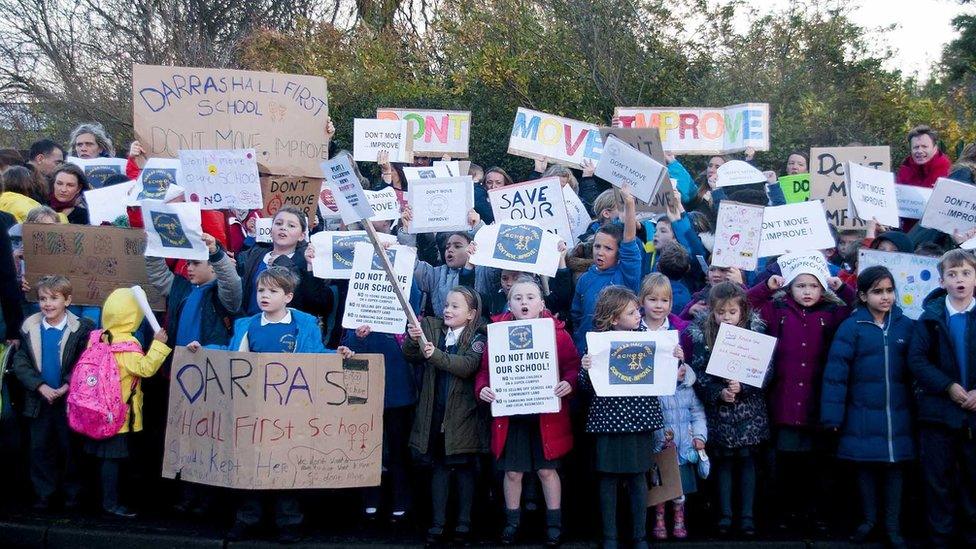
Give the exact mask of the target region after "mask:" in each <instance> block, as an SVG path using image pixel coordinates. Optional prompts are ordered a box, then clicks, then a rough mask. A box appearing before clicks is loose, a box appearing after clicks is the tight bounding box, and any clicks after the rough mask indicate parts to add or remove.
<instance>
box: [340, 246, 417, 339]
mask: <svg viewBox="0 0 976 549" xmlns="http://www.w3.org/2000/svg"><path fill="white" fill-rule="evenodd" d="M386 255H387V257H388V258H389V259H390V264H391V265H392V266H393V271H394V272H395V273H397V275H396V278H397V284H399V286H400V290H401V291H402V292H404V294H405V295H410V286H411V284H412V283H413V268H414V264H415V263H416V262H417V249H416V248H411V247H410V246H390V247H389V248H387V249H386ZM352 273H353V274H352V279H351V280H350V281H349V291H348V293H346V309H345V312H344V313H343V315H342V327H343V328H349V329H351V330H355V329H356V328H358V327H360V326H363V325H368V326H369V327H370V328H371V329H372V330H373V331H374V332H381V333H384V334H396V335H399V334H403V333H405V332H406V330H407V313H406V311H404V310H403V307H401V306H400V301H399V299H398V298H397V296H396V294H395V293H393V283H392V282H391V281H390V279H389V277H388V276H387V275H386V272H385V271H384V270H383V265H382V264H381V263H380V260H379V258H378V257H377V256H376V250H375V249H374V248H373V244H372V243H371V242H369V241H368V240H367V241H366V242H356V243H355V244H354V248H353V259H352Z"/></svg>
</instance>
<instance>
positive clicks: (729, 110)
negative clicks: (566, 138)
mask: <svg viewBox="0 0 976 549" xmlns="http://www.w3.org/2000/svg"><path fill="white" fill-rule="evenodd" d="M613 112H614V116H616V117H618V118H619V119H620V123H621V124H622V125H623V127H625V128H658V130H659V131H660V132H661V145H662V146H663V147H664V150H666V151H670V152H671V153H672V154H727V153H733V152H739V151H744V150H746V149H747V148H749V147H752V148H753V149H756V150H757V151H768V150H769V104H767V103H743V104H741V105H732V106H729V107H719V108H700V107H664V108H654V107H651V108H649V107H617V108H616V109H614V111H613Z"/></svg>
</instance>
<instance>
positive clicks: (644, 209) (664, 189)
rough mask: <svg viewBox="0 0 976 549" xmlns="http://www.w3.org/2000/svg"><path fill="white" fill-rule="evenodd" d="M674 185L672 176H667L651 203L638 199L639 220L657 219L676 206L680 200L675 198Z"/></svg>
mask: <svg viewBox="0 0 976 549" xmlns="http://www.w3.org/2000/svg"><path fill="white" fill-rule="evenodd" d="M674 187H675V184H674V183H672V180H671V178H670V177H665V178H664V179H662V180H661V186H660V187H658V189H657V193H655V195H654V198H653V199H651V203H650V204H644V203H642V202H640V201H637V221H643V220H645V219H656V218H657V217H658V216H660V215H661V214H666V213H668V209H669V208H674V207H675V206H676V205H677V202H678V201H677V200H676V199H675V198H674Z"/></svg>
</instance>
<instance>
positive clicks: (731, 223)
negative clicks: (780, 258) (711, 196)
mask: <svg viewBox="0 0 976 549" xmlns="http://www.w3.org/2000/svg"><path fill="white" fill-rule="evenodd" d="M763 210H764V208H763V207H762V206H754V205H752V204H742V203H739V202H732V201H731V200H723V201H722V202H721V203H720V204H719V206H718V220H717V221H716V223H715V246H714V248H713V250H712V265H714V266H716V267H735V268H737V269H742V270H744V271H753V270H755V269H756V266H757V265H758V263H759V243H760V241H761V240H762V233H763ZM706 272H707V269H706Z"/></svg>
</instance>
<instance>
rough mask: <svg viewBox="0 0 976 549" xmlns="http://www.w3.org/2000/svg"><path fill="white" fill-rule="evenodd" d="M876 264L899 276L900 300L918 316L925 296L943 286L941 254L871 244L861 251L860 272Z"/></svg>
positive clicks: (907, 310) (910, 313)
mask: <svg viewBox="0 0 976 549" xmlns="http://www.w3.org/2000/svg"><path fill="white" fill-rule="evenodd" d="M875 265H881V266H882V267H887V268H888V270H889V271H891V274H892V276H894V277H895V293H896V297H897V301H896V304H897V305H898V306H899V307H901V310H902V312H903V313H904V314H905V316H907V317H910V318H913V319H915V320H918V317H919V316H921V315H922V311H923V310H924V306H923V305H924V303H923V302H924V301H925V298H926V297H927V296H928V295H929V294H930V293H931V292H932V291H933V290H935V289H936V288H938V287H939V258H938V257H926V256H923V255H915V254H903V253H898V252H882V251H881V250H872V249H870V248H861V249H860V250H858V251H857V273H858V274H861V273H862V272H863V271H864V269H867V268H868V267H874V266H875Z"/></svg>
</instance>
